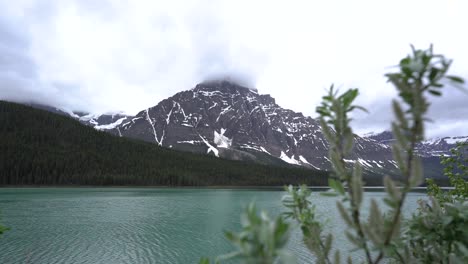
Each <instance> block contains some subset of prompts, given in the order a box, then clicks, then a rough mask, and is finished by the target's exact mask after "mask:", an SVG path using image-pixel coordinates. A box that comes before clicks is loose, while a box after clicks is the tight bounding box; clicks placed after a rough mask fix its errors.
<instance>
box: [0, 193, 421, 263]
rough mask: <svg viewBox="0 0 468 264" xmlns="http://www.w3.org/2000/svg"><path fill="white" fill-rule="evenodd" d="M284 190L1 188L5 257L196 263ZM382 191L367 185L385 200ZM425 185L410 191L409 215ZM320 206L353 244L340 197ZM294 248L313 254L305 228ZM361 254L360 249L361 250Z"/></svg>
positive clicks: (319, 201)
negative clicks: (246, 211) (250, 210)
mask: <svg viewBox="0 0 468 264" xmlns="http://www.w3.org/2000/svg"><path fill="white" fill-rule="evenodd" d="M283 195H284V192H282V191H273V190H229V189H162V188H161V189H158V188H155V189H147V188H140V189H138V188H25V189H0V211H1V218H2V220H1V222H2V223H3V224H4V225H6V226H8V227H10V228H11V230H10V231H8V232H6V233H5V234H4V235H3V236H2V238H0V263H2V264H7V263H47V264H52V263H115V264H117V263H181V264H187V263H197V261H198V259H199V258H200V257H201V256H217V255H221V254H224V253H229V252H230V251H232V250H233V248H232V247H231V245H230V244H229V243H228V242H227V241H226V240H225V238H224V236H223V230H239V229H240V223H239V222H240V220H239V216H240V213H241V211H242V209H243V208H245V206H246V205H247V204H248V203H249V202H251V201H255V202H256V204H257V205H258V207H259V208H263V209H265V210H266V211H268V212H269V213H270V215H277V214H279V213H280V212H281V211H282V210H283V208H282V206H281V202H280V200H281V197H282V196H283ZM383 196H384V193H381V192H367V193H366V199H365V202H366V203H365V206H366V204H367V203H368V201H369V199H370V198H376V199H378V200H381V198H382V197H383ZM424 197H425V196H424V194H422V193H411V194H410V195H409V197H408V199H407V202H406V206H405V210H404V211H405V214H406V215H408V214H410V213H411V212H413V211H414V210H415V209H416V208H417V203H416V201H417V200H418V199H421V198H424ZM312 200H313V202H314V203H315V204H316V205H317V211H318V212H319V213H321V214H322V215H324V220H326V221H327V228H329V229H330V230H332V231H333V232H334V233H335V234H336V236H337V237H336V241H335V246H337V247H340V248H346V247H349V244H348V243H347V241H346V240H345V238H344V236H343V232H342V231H343V230H344V228H345V227H344V224H343V222H341V221H340V219H339V217H338V213H337V210H336V206H335V198H330V197H324V196H320V195H318V193H314V194H313V197H312ZM288 247H289V249H290V250H291V251H293V252H294V253H295V254H296V255H297V256H298V262H299V263H312V262H313V261H312V259H313V257H312V256H311V255H309V253H308V252H307V250H306V249H305V248H304V247H303V246H302V244H301V235H300V233H299V231H296V232H294V233H293V234H292V238H291V241H290V243H289V245H288ZM355 257H359V256H355Z"/></svg>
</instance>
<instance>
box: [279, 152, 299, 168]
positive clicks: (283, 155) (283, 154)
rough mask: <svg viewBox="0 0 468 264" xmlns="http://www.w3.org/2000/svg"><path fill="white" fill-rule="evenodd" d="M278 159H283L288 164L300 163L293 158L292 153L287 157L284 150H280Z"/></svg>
mask: <svg viewBox="0 0 468 264" xmlns="http://www.w3.org/2000/svg"><path fill="white" fill-rule="evenodd" d="M280 159H282V160H284V161H285V162H287V163H289V164H294V165H300V162H299V161H297V160H296V159H295V158H294V155H292V156H291V158H290V157H288V155H286V153H284V151H281V155H280Z"/></svg>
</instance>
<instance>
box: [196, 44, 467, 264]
mask: <svg viewBox="0 0 468 264" xmlns="http://www.w3.org/2000/svg"><path fill="white" fill-rule="evenodd" d="M451 62H452V61H451V60H448V59H446V58H445V57H444V56H442V55H438V54H434V53H433V50H432V46H431V47H430V48H429V49H428V50H416V49H414V48H413V47H412V53H411V54H410V55H408V56H406V57H405V58H403V59H402V60H400V63H399V65H398V71H397V72H392V73H388V74H386V77H387V79H388V81H389V82H390V83H392V84H393V85H394V86H395V87H396V89H397V91H398V95H399V98H398V99H395V100H393V102H392V108H393V113H394V115H395V121H393V122H392V124H391V125H392V133H393V135H394V136H395V138H396V140H395V143H394V144H393V146H392V151H393V155H394V159H395V161H396V163H397V164H398V168H399V170H400V174H401V177H400V178H399V179H401V180H398V181H397V180H394V179H391V178H390V177H388V176H387V177H385V178H384V185H385V192H386V197H385V198H384V199H383V202H384V203H385V204H386V205H387V206H388V207H389V208H390V209H389V210H386V211H385V212H383V210H382V209H381V208H380V207H379V206H378V203H377V201H376V200H375V199H372V200H371V203H370V207H369V212H368V213H367V215H369V217H368V218H367V219H364V218H363V217H362V216H361V215H362V213H363V208H362V201H363V195H364V191H363V180H362V168H361V165H360V164H359V163H358V162H355V164H354V166H353V168H350V167H349V166H347V163H346V162H345V158H347V157H348V155H350V154H351V152H352V149H353V142H354V133H353V131H352V128H351V127H350V122H351V118H350V117H349V115H350V113H351V112H353V111H354V110H363V111H367V110H366V109H364V108H362V107H360V106H357V105H354V104H353V102H354V100H355V99H356V97H357V96H358V89H350V90H348V91H346V92H344V93H342V94H340V93H339V92H338V91H335V90H334V88H333V85H332V86H331V88H330V90H329V93H328V94H327V95H326V96H324V97H323V102H322V104H321V105H320V106H319V107H317V112H318V113H319V115H320V122H321V126H322V132H323V134H324V135H325V136H326V138H327V140H328V143H329V146H330V147H329V158H330V160H331V163H332V167H333V171H334V176H335V177H334V179H330V182H329V184H330V188H331V189H332V190H333V191H332V192H327V193H325V195H332V196H337V197H339V198H340V199H339V200H338V201H337V209H338V211H339V213H340V215H341V217H342V218H343V220H344V222H345V223H346V225H347V227H348V229H347V231H346V232H345V235H346V237H347V239H348V240H349V241H350V242H351V243H352V244H353V245H354V247H355V250H356V251H358V252H360V253H362V255H363V256H365V260H366V262H367V263H373V264H376V263H382V262H384V261H385V262H391V263H468V249H467V245H468V241H467V240H468V224H467V223H468V221H467V220H468V199H467V197H468V188H467V186H468V185H467V182H466V178H464V177H466V176H467V172H468V170H467V166H466V165H467V164H466V163H467V159H466V158H465V157H463V155H464V154H465V153H466V152H464V151H460V149H456V150H454V152H453V154H454V155H453V156H451V157H446V158H445V159H444V160H443V163H444V164H445V165H446V166H447V169H446V171H445V174H446V175H447V176H448V177H449V179H450V183H451V184H452V185H453V186H454V187H455V189H454V190H453V191H450V192H448V193H444V192H442V190H441V189H440V188H439V187H438V186H437V185H435V183H434V182H431V181H429V182H428V184H429V187H428V195H429V197H430V203H428V202H426V201H421V202H420V207H419V210H418V212H416V213H415V214H413V216H412V217H411V218H410V219H409V220H405V219H403V217H402V207H403V205H404V203H405V198H406V196H407V194H408V192H410V191H411V189H412V188H413V187H416V186H419V185H420V184H422V183H423V178H424V176H423V169H422V166H421V161H420V159H419V157H418V156H417V155H416V154H415V146H416V143H418V142H419V141H421V140H423V139H424V131H425V130H424V128H425V122H426V120H428V118H427V112H428V109H429V106H430V103H429V101H428V99H427V96H429V95H431V96H440V95H442V88H443V87H444V84H446V82H447V81H450V82H452V83H453V84H456V85H460V84H463V83H464V80H463V79H461V78H459V77H456V76H450V75H447V72H448V70H449V68H450V65H451ZM463 146H466V144H465V145H463ZM454 170H455V172H454ZM286 191H287V194H286V195H285V197H284V198H283V205H284V206H285V207H286V208H287V209H288V211H287V212H286V213H285V214H284V217H285V218H290V219H293V220H295V221H296V222H297V223H298V224H299V226H300V228H301V231H302V234H303V241H304V244H305V246H306V247H307V248H308V249H309V250H310V252H311V253H312V254H313V255H314V256H315V259H314V261H315V262H316V263H326V264H329V263H342V258H343V256H346V254H347V253H348V252H340V250H339V249H336V248H334V247H333V240H334V237H333V235H332V234H326V233H325V232H324V229H323V223H321V222H320V221H319V218H318V216H317V215H316V213H315V211H314V206H313V205H312V203H311V202H310V191H309V189H308V188H307V187H306V186H301V187H299V188H294V187H292V186H289V187H287V188H286ZM252 208H253V207H249V209H247V212H246V213H247V214H248V213H252V212H251V210H252ZM249 210H250V211H249ZM264 221H266V222H262V225H264V226H272V228H271V229H270V230H275V227H276V223H277V222H278V221H279V220H278V219H276V220H275V221H272V220H269V219H268V218H265V219H264ZM279 222H280V223H283V222H282V221H279ZM257 230H258V229H256V228H250V227H248V226H245V225H244V230H243V231H242V232H241V233H239V234H237V235H236V236H235V237H236V238H239V239H234V240H233V239H232V235H229V236H228V238H230V240H231V241H233V242H234V244H236V245H237V246H238V247H239V249H240V250H239V254H238V256H241V257H242V258H241V260H243V261H244V263H251V260H256V261H257V262H255V263H293V262H294V260H293V259H291V258H289V259H287V260H285V259H279V255H275V254H272V252H271V251H270V250H272V247H271V245H276V246H275V247H274V251H273V252H284V249H283V247H284V245H285V243H284V240H285V237H284V235H285V234H286V233H282V234H283V235H282V236H266V235H265V234H267V232H263V233H262V234H264V235H263V238H265V239H266V240H259V239H256V238H257V236H258V234H257V232H258V231H257ZM230 234H232V233H230ZM282 245H283V247H281V246H282ZM247 249H257V250H247ZM265 252H270V253H269V254H265ZM272 257H273V258H272ZM220 260H222V258H218V259H217V261H220ZM311 261H312V260H311ZM346 261H347V263H352V262H353V260H352V258H351V256H349V255H348V256H346ZM201 263H210V261H209V260H208V259H203V260H202V261H201Z"/></svg>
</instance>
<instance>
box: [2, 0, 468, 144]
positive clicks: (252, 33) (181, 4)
mask: <svg viewBox="0 0 468 264" xmlns="http://www.w3.org/2000/svg"><path fill="white" fill-rule="evenodd" d="M467 25H468V1H466V0H458V1H457V0H421V1H417V0H392V1H376V0H369V1H360V0H353V1H350V0H341V1H338V0H336V1H332V0H327V1H312V0H304V1H294V0H291V1H272V0H267V1H256V0H246V1H244V0H235V1H231V0H226V1H222V0H212V1H210V0H200V1H188V0H182V1H176V0H170V1H168V0H162V1H156V0H148V1H139V0H122V1H120V0H116V1H112V0H70V1H68V0H35V1H34V0H14V1H12V0H0V99H7V100H14V101H29V100H33V101H37V102H41V103H48V104H52V105H56V106H59V107H66V108H69V109H73V110H84V111H90V112H105V111H118V110H121V111H124V112H126V113H129V114H136V113H137V112H138V111H140V110H142V109H145V108H147V107H150V106H154V105H156V104H157V103H158V102H159V101H160V100H162V99H165V98H167V97H169V96H171V95H173V94H174V93H176V92H179V91H182V90H188V89H191V88H192V87H194V86H195V85H196V84H197V83H199V82H201V81H202V80H204V79H207V78H211V77H213V76H225V75H227V76H235V77H236V78H239V79H241V80H242V81H243V82H245V83H247V84H248V85H250V86H252V87H256V88H257V89H258V90H259V92H260V93H264V94H265V93H267V94H271V95H272V96H273V97H274V98H276V100H277V103H278V104H279V105H281V106H283V107H285V108H289V109H292V110H294V111H297V112H303V113H304V114H305V115H311V116H314V117H315V116H316V115H315V106H316V105H317V104H318V102H319V101H320V97H321V96H322V95H323V93H324V92H325V89H326V88H327V87H328V86H329V85H330V84H331V83H335V84H336V85H338V86H339V87H342V88H343V89H345V88H348V87H359V88H360V90H361V94H362V96H361V97H360V99H359V103H360V104H361V105H363V106H365V107H366V108H368V109H369V110H371V114H368V115H359V116H357V119H356V121H355V122H354V125H355V126H356V129H355V130H356V131H357V132H359V133H363V132H367V131H379V130H383V129H386V128H387V127H388V123H389V122H390V120H391V119H392V117H391V111H390V110H389V102H390V98H392V97H393V96H395V92H394V89H393V88H392V87H391V86H390V85H388V84H386V81H385V78H384V77H383V74H384V73H385V72H388V71H390V70H391V68H390V66H393V65H396V64H397V63H398V61H399V59H400V58H401V57H402V56H405V55H406V54H407V53H408V52H409V51H410V48H409V44H410V43H413V44H414V45H415V46H416V47H418V48H426V47H428V46H429V44H430V43H433V44H434V47H435V51H436V52H440V53H443V54H445V55H446V56H447V57H449V58H453V59H454V64H453V67H452V71H451V72H452V73H453V74H458V75H461V76H463V77H464V78H467V77H468V36H467V31H466V27H467ZM433 110H434V111H432V112H431V115H430V117H431V118H432V119H433V120H434V123H433V124H430V125H429V131H428V136H445V135H468V94H467V93H463V92H461V91H459V90H457V89H453V88H447V89H445V91H444V97H443V98H434V104H433Z"/></svg>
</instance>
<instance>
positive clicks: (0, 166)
mask: <svg viewBox="0 0 468 264" xmlns="http://www.w3.org/2000/svg"><path fill="white" fill-rule="evenodd" d="M0 160H1V163H0V174H1V177H0V185H3V186H8V185H17V186H20V185H21V186H27V185H51V186H67V185H76V186H80V185H84V186H86V185H93V186H282V185H285V184H307V185H313V186H324V185H327V183H328V173H327V172H323V171H316V170H311V169H304V168H295V167H278V166H267V165H260V164H256V163H251V162H240V161H231V160H225V159H220V158H216V157H212V156H208V155H199V154H193V153H186V152H179V151H173V150H170V149H166V148H160V147H157V146H155V145H154V144H150V143H146V142H141V141H137V140H132V139H128V138H120V137H116V136H113V135H110V134H108V133H105V132H101V131H97V130H95V129H93V128H91V127H87V126H84V125H82V124H80V123H79V122H78V121H76V120H73V119H71V118H68V117H65V116H60V115H57V114H54V113H50V112H46V111H43V110H38V109H34V108H31V107H28V106H24V105H20V104H15V103H10V102H4V101H0Z"/></svg>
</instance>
